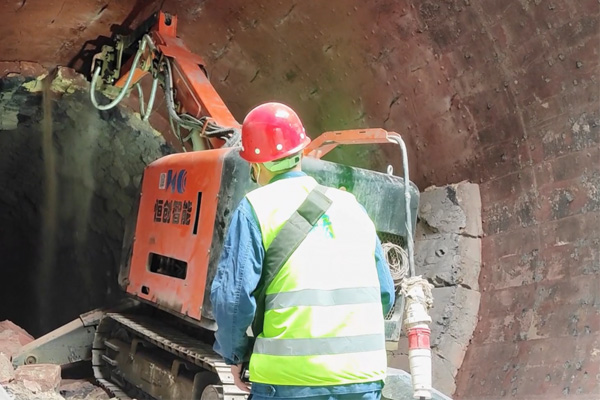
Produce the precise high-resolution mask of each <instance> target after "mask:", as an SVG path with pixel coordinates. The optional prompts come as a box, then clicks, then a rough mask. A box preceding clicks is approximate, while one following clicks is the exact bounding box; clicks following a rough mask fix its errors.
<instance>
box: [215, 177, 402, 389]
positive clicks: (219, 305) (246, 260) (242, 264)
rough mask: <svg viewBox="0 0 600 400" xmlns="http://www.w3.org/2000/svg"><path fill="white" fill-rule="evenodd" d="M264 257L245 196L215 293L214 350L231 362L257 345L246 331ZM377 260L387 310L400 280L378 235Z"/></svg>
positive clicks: (224, 253) (367, 385)
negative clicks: (251, 340) (388, 263)
mask: <svg viewBox="0 0 600 400" xmlns="http://www.w3.org/2000/svg"><path fill="white" fill-rule="evenodd" d="M302 175H305V174H304V173H303V172H289V173H286V174H283V175H280V176H278V177H277V178H278V179H285V178H292V177H297V176H302ZM264 256H265V249H264V247H263V243H262V235H261V231H260V226H259V224H258V219H257V218H256V216H255V214H254V210H253V209H252V206H251V205H250V203H249V202H248V200H247V199H245V198H244V199H243V200H242V201H241V202H240V204H239V206H238V207H237V209H236V210H235V211H234V213H233V215H232V216H231V221H230V223H229V228H228V231H227V235H226V237H225V242H224V245H223V251H222V253H221V258H220V260H219V265H218V267H217V273H216V275H215V278H214V280H213V282H212V286H211V296H210V299H211V302H212V306H213V314H214V317H215V320H216V322H217V325H218V330H217V332H216V333H215V337H216V341H215V345H214V350H215V351H216V352H217V353H219V354H220V355H221V356H222V357H223V359H224V361H225V362H226V363H227V364H230V365H231V364H240V363H242V362H244V361H248V359H249V354H250V351H251V350H252V349H251V348H250V345H251V344H250V340H249V338H248V336H247V334H246V332H247V330H248V327H249V326H250V325H251V324H252V321H253V320H254V314H255V312H256V300H255V298H254V296H252V293H253V292H254V290H255V289H256V287H257V286H258V283H259V280H260V276H261V273H262V263H263V259H264ZM375 264H376V267H377V274H378V277H379V283H380V287H381V303H382V306H383V312H384V315H385V314H387V313H388V312H389V310H390V309H391V308H392V306H393V304H394V300H395V297H394V283H393V281H392V277H391V274H390V271H389V269H388V266H387V262H386V261H385V256H384V253H383V248H382V246H381V242H380V241H379V238H376V243H375ZM381 385H382V384H381V382H371V383H357V384H349V385H340V386H335V387H326V388H323V387H320V388H318V387H315V388H297V387H290V386H287V387H281V386H272V385H263V384H257V383H254V384H253V385H252V390H253V392H257V391H258V392H263V393H266V392H271V394H272V393H276V395H275V396H274V397H298V394H299V392H302V393H306V391H307V390H308V391H309V392H310V393H311V394H310V395H319V394H330V393H336V394H342V393H363V392H370V391H374V390H380V389H381ZM273 391H275V392H273ZM258 392H257V394H258ZM303 397H304V396H303Z"/></svg>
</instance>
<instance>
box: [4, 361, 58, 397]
mask: <svg viewBox="0 0 600 400" xmlns="http://www.w3.org/2000/svg"><path fill="white" fill-rule="evenodd" d="M60 379H61V377H60V366H59V365H54V364H31V365H21V366H19V367H18V368H17V370H16V371H15V382H23V381H26V380H27V381H33V382H37V383H38V384H39V385H40V387H41V389H42V391H43V392H47V391H57V390H58V387H59V386H60Z"/></svg>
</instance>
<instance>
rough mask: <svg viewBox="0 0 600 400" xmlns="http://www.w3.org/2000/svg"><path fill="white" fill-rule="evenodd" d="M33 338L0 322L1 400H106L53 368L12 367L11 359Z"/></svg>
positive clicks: (94, 389) (83, 382)
mask: <svg viewBox="0 0 600 400" xmlns="http://www.w3.org/2000/svg"><path fill="white" fill-rule="evenodd" d="M33 340H34V337H33V336H31V335H30V334H29V333H27V332H26V331H25V330H24V329H22V328H21V327H19V326H18V325H16V324H14V323H13V322H11V321H8V320H5V321H2V322H0V400H5V399H6V400H9V399H10V400H109V399H110V396H109V395H108V394H107V393H106V392H105V391H104V390H103V389H102V388H100V387H98V386H95V385H93V384H92V383H91V382H89V381H87V380H84V379H62V377H61V368H60V366H59V365H54V364H31V365H20V366H18V367H17V368H16V369H15V368H14V367H13V365H12V362H11V360H12V357H13V356H14V355H15V354H17V353H18V352H19V350H20V349H21V347H22V346H24V345H25V344H28V343H30V342H32V341H33Z"/></svg>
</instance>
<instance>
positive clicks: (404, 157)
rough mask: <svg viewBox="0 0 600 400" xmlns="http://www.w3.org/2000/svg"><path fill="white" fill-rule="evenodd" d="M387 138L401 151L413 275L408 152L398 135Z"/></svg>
mask: <svg viewBox="0 0 600 400" xmlns="http://www.w3.org/2000/svg"><path fill="white" fill-rule="evenodd" d="M388 140H390V141H392V142H396V143H397V144H398V145H399V146H400V150H401V151H402V169H403V170H404V211H405V213H406V236H407V239H406V241H407V242H408V265H409V271H410V276H415V255H414V254H415V250H414V243H413V234H412V215H411V212H410V180H409V173H408V152H407V151H406V145H405V144H404V140H402V138H401V137H400V136H390V137H389V138H388Z"/></svg>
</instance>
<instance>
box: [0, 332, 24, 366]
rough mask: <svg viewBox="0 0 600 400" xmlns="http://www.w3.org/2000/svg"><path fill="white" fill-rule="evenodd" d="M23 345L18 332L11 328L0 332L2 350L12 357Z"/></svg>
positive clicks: (0, 348) (0, 349)
mask: <svg viewBox="0 0 600 400" xmlns="http://www.w3.org/2000/svg"><path fill="white" fill-rule="evenodd" d="M21 347H23V346H22V345H21V342H20V341H19V336H18V334H17V333H15V332H14V331H11V330H6V331H3V332H0V352H2V353H4V354H5V355H6V356H7V357H8V358H11V359H12V357H13V356H14V355H15V354H17V353H18V351H19V350H20V349H21Z"/></svg>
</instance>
